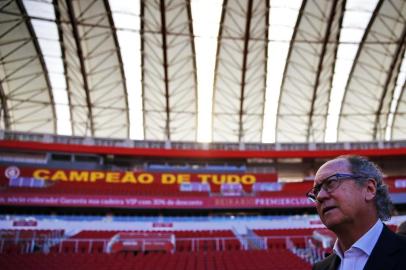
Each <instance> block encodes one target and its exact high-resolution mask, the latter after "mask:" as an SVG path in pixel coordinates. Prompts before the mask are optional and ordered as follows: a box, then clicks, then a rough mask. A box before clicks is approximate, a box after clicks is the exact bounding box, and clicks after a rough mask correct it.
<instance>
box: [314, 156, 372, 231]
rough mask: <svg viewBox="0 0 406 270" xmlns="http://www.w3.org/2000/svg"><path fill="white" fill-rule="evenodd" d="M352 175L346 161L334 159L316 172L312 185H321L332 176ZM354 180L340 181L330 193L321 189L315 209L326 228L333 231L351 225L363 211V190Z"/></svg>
mask: <svg viewBox="0 0 406 270" xmlns="http://www.w3.org/2000/svg"><path fill="white" fill-rule="evenodd" d="M337 173H339V174H352V172H351V170H350V164H349V162H348V161H347V160H346V159H334V160H331V161H329V162H327V163H325V164H324V165H323V166H321V167H320V169H319V170H318V171H317V173H316V176H315V180H314V185H318V184H321V183H323V182H324V181H325V180H326V178H328V177H329V176H331V175H334V174H337ZM355 181H356V180H351V179H347V180H342V182H341V183H340V185H339V186H338V188H336V189H335V190H333V191H332V192H326V191H325V190H323V189H321V190H320V192H319V194H318V195H317V202H316V208H317V212H318V214H319V216H320V219H321V221H322V222H323V224H324V225H326V227H327V228H329V229H332V230H334V229H335V228H339V227H337V226H340V225H345V224H353V223H354V222H356V221H357V218H359V217H362V216H363V212H364V211H365V208H366V205H365V200H364V199H363V198H365V188H364V187H362V186H359V185H358V184H357V183H355Z"/></svg>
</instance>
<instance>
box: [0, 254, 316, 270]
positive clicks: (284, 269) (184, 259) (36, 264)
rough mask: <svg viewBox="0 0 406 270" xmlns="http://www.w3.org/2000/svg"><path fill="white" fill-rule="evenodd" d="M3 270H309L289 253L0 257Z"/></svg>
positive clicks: (30, 255)
mask: <svg viewBox="0 0 406 270" xmlns="http://www.w3.org/2000/svg"><path fill="white" fill-rule="evenodd" d="M0 266H1V269H2V270H15V269H30V270H36V269H41V270H42V269H60V270H68V269H69V270H70V269H75V270H93V269H98V270H105V269H106V270H107V269H108V270H116V269H117V270H127V269H142V270H161V269H165V270H231V269H232V270H251V269H256V270H268V269H273V270H310V269H311V266H310V264H308V263H306V262H304V261H303V260H302V259H300V258H299V257H297V256H296V255H294V254H292V253H291V252H290V251H288V250H277V251H259V250H256V251H225V252H216V251H210V252H188V253H174V254H171V253H150V254H137V255H133V254H126V253H118V254H54V253H50V254H48V255H45V254H27V255H0Z"/></svg>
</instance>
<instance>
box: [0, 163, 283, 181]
mask: <svg viewBox="0 0 406 270" xmlns="http://www.w3.org/2000/svg"><path fill="white" fill-rule="evenodd" d="M0 175H1V178H2V179H3V180H6V181H7V180H8V179H11V178H18V177H24V178H34V179H43V180H46V181H51V182H57V181H61V182H71V183H77V182H80V183H84V182H86V183H95V182H105V183H111V184H120V183H122V184H124V183H130V184H164V185H167V184H182V183H191V182H197V183H209V184H210V185H211V184H214V185H221V184H234V183H237V184H238V183H240V184H242V185H252V184H254V183H257V182H275V181H276V180H277V176H276V174H271V173H268V174H255V173H254V174H251V173H223V174H219V173H186V172H179V173H177V172H167V173H151V172H146V171H136V172H133V171H124V172H117V171H86V170H63V169H50V168H31V167H21V166H0ZM4 177H5V178H4Z"/></svg>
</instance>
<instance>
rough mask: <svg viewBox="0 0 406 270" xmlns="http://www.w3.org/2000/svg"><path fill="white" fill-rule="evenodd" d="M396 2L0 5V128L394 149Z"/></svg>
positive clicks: (400, 36) (401, 25) (398, 80)
mask: <svg viewBox="0 0 406 270" xmlns="http://www.w3.org/2000/svg"><path fill="white" fill-rule="evenodd" d="M405 39H406V1H405V0H347V1H345V0H334V1H333V0H331V1H326V0H303V1H299V0H290V1H284V0H271V1H263V0H243V1H241V0H223V1H221V0H143V1H127V0H120V1H119V0H110V1H108V0H80V1H79V0H71V1H69V0H53V1H52V0H24V1H22V0H2V1H0V80H1V84H0V100H1V110H0V113H1V121H0V128H1V129H4V130H8V131H26V132H40V133H52V134H68V135H76V136H91V137H105V138H109V137H111V138H131V139H146V140H171V141H203V142H207V141H213V142H244V143H247V142H255V143H260V142H334V141H373V140H399V139H406V94H405V80H406V61H405V48H406V41H405Z"/></svg>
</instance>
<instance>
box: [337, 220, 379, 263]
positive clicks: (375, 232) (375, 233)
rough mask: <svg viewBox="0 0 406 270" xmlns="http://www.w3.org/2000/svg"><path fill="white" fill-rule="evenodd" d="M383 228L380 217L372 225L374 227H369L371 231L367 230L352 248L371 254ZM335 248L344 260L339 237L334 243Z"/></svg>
mask: <svg viewBox="0 0 406 270" xmlns="http://www.w3.org/2000/svg"><path fill="white" fill-rule="evenodd" d="M382 229H383V223H382V221H381V220H380V219H378V221H377V222H376V223H375V225H374V226H372V228H371V229H369V231H367V232H366V233H365V234H364V235H363V236H362V237H361V238H360V239H358V240H357V241H356V242H355V243H354V244H353V245H352V246H351V248H357V249H360V250H362V251H363V252H364V253H365V254H367V255H368V256H370V255H371V253H372V250H373V249H374V247H375V244H376V242H378V238H379V236H380V235H381V232H382ZM351 248H350V249H351ZM333 250H334V253H335V254H337V255H338V256H339V257H340V259H341V260H342V259H343V257H344V254H343V252H342V250H341V248H340V246H339V244H338V239H337V240H336V242H335V243H334V247H333Z"/></svg>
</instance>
